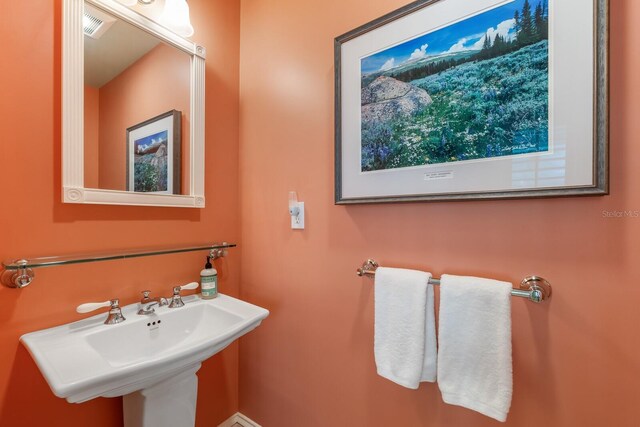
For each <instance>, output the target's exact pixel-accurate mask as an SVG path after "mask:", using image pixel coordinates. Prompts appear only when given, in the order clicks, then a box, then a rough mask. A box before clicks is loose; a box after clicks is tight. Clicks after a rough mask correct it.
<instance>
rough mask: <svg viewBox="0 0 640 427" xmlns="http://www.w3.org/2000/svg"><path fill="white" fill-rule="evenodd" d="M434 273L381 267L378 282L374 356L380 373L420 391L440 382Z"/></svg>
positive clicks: (376, 286) (376, 283)
mask: <svg viewBox="0 0 640 427" xmlns="http://www.w3.org/2000/svg"><path fill="white" fill-rule="evenodd" d="M430 278H431V273H425V272H422V271H416V270H404V269H399V268H384V267H380V268H378V269H377V270H376V280H375V298H374V299H375V325H374V327H375V337H374V354H375V360H376V366H377V368H378V374H379V375H380V376H382V377H384V378H387V379H389V380H391V381H393V382H395V383H397V384H400V385H402V386H404V387H407V388H411V389H417V388H418V386H419V385H420V382H422V381H429V382H434V381H435V380H436V362H437V348H436V327H435V312H434V297H433V285H430V284H429V279H430Z"/></svg>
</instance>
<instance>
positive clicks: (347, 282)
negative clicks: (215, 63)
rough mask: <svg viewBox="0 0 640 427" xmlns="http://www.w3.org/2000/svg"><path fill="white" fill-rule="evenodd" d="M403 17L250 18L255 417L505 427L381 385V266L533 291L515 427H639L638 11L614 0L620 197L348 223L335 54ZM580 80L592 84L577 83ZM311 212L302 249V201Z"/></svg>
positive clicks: (246, 204) (340, 9)
mask: <svg viewBox="0 0 640 427" xmlns="http://www.w3.org/2000/svg"><path fill="white" fill-rule="evenodd" d="M406 3H407V2H406V1H404V0H377V1H373V2H372V1H367V0H324V1H319V0H310V1H299V0H278V1H275V0H247V1H243V2H242V19H241V22H242V24H241V34H242V43H241V79H240V82H241V91H240V99H241V103H240V111H241V114H240V115H241V121H240V167H239V170H240V190H241V210H240V214H241V230H242V242H243V247H242V249H241V253H242V268H241V270H242V288H241V294H242V297H243V298H245V299H247V300H249V301H252V302H255V303H257V304H261V305H263V306H265V307H267V308H269V309H270V310H271V315H270V317H269V318H268V319H267V320H266V321H265V322H264V323H263V325H262V326H260V329H259V330H257V331H256V333H253V334H250V335H248V336H246V337H245V338H243V340H242V341H241V351H240V409H241V411H242V412H243V413H244V414H246V415H247V416H249V417H251V418H253V419H255V420H256V421H258V422H259V423H260V424H262V425H264V426H278V427H288V426H290V427H294V426H300V425H303V426H305V427H327V426H352V427H387V426H433V427H444V426H465V427H470V426H471V427H481V426H490V425H497V424H498V423H497V422H495V421H492V420H490V419H489V418H486V417H484V416H482V415H479V414H476V413H474V412H471V411H469V410H465V409H462V408H459V407H454V406H448V405H446V404H443V403H442V399H441V397H440V393H439V391H438V389H437V386H434V385H423V386H421V387H420V389H419V390H418V391H412V390H408V389H404V388H402V387H399V386H397V385H395V384H393V383H391V382H390V381H387V380H385V379H382V378H381V377H379V376H377V375H376V373H375V372H376V371H375V365H374V358H373V287H372V282H371V281H370V280H369V279H361V278H358V277H356V275H355V269H356V267H358V266H359V265H360V264H361V263H362V262H363V261H364V260H365V259H366V258H368V257H374V258H376V259H377V260H378V261H380V262H381V263H382V264H383V265H389V266H402V267H414V268H428V269H430V270H431V271H432V272H433V273H434V274H435V275H437V276H439V275H441V274H442V273H445V272H446V273H453V274H470V275H480V276H485V277H494V278H497V279H502V280H509V281H512V282H519V281H520V280H521V279H522V278H523V277H524V276H526V275H529V274H532V273H535V274H538V275H541V276H543V277H546V278H548V279H549V280H550V281H551V282H552V284H553V285H554V295H553V298H552V300H551V301H550V302H549V303H548V304H543V305H534V304H531V303H528V302H526V301H524V300H519V299H518V300H514V301H513V346H514V347H513V356H514V375H515V391H514V399H513V404H512V409H511V413H510V415H509V419H508V422H507V423H506V425H509V426H518V427H522V426H543V425H544V426H554V427H567V426H604V425H610V426H621V427H632V426H637V425H638V407H639V406H640V393H639V392H638V380H639V378H640V332H638V324H640V310H639V309H638V302H639V301H640V281H639V280H640V262H639V261H638V260H639V259H640V219H639V218H623V219H606V218H603V215H602V212H603V211H605V210H607V211H613V210H640V167H638V164H639V163H638V162H640V160H639V159H640V145H639V144H638V135H639V134H640V120H638V117H640V103H638V99H639V98H640V73H638V69H640V53H639V52H640V51H639V50H638V47H637V41H638V40H640V26H638V25H637V22H638V20H640V2H638V1H636V0H611V195H610V196H608V197H598V198H564V199H554V200H520V201H484V202H461V203H425V204H393V205H378V206H349V207H347V206H334V204H333V172H334V168H333V142H334V141H333V125H334V119H333V83H334V78H333V76H334V74H333V72H334V70H333V38H334V37H335V36H338V35H340V34H343V33H345V32H346V31H348V30H351V29H353V28H355V27H357V26H359V25H361V24H364V23H366V22H368V21H370V20H372V19H374V18H377V17H379V16H381V15H383V14H385V13H387V12H390V11H392V10H394V9H396V8H398V7H400V6H402V5H404V4H406ZM576 72H578V70H576ZM289 190H296V191H298V196H299V198H300V200H302V201H304V202H305V209H306V226H307V229H306V230H304V231H302V232H300V231H292V230H290V228H289V217H288V215H287V192H288V191H289Z"/></svg>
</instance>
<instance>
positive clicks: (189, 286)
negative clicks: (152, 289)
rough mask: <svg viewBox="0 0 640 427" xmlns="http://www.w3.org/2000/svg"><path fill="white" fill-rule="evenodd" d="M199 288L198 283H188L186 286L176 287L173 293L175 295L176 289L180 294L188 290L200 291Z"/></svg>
mask: <svg viewBox="0 0 640 427" xmlns="http://www.w3.org/2000/svg"><path fill="white" fill-rule="evenodd" d="M198 286H200V284H199V283H198V282H191V283H187V284H186V285H182V286H176V287H175V288H173V293H174V294H175V292H176V289H178V292H180V291H183V290H185V289H186V290H192V289H198Z"/></svg>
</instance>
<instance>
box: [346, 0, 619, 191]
mask: <svg viewBox="0 0 640 427" xmlns="http://www.w3.org/2000/svg"><path fill="white" fill-rule="evenodd" d="M607 38H608V17H607V0H593V1H590V2H585V1H584V0H476V1H472V2H470V1H467V0H420V1H416V2H413V3H411V4H409V5H407V6H405V7H403V8H401V9H399V10H396V11H394V12H392V13H390V14H388V15H385V16H383V17H381V18H379V19H377V20H375V21H372V22H370V23H368V24H366V25H363V26H361V27H359V28H356V29H355V30H353V31H350V32H348V33H346V34H344V35H342V36H340V37H337V38H336V40H335V73H336V77H335V81H336V87H335V96H336V104H335V105H336V113H335V123H336V133H335V136H336V144H335V159H336V164H335V173H336V180H335V181H336V189H335V196H336V197H335V201H336V203H337V204H349V203H379V202H396V201H430V200H464V199H497V198H517V197H551V196H572V195H604V194H607V193H608V170H607V164H608V162H607V157H608V141H607V139H608V120H607V119H608V93H607V90H608V84H607Z"/></svg>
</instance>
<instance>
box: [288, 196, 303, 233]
mask: <svg viewBox="0 0 640 427" xmlns="http://www.w3.org/2000/svg"><path fill="white" fill-rule="evenodd" d="M298 208H300V213H299V214H298V216H297V217H296V216H293V215H292V216H291V228H292V229H293V230H304V202H298Z"/></svg>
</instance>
